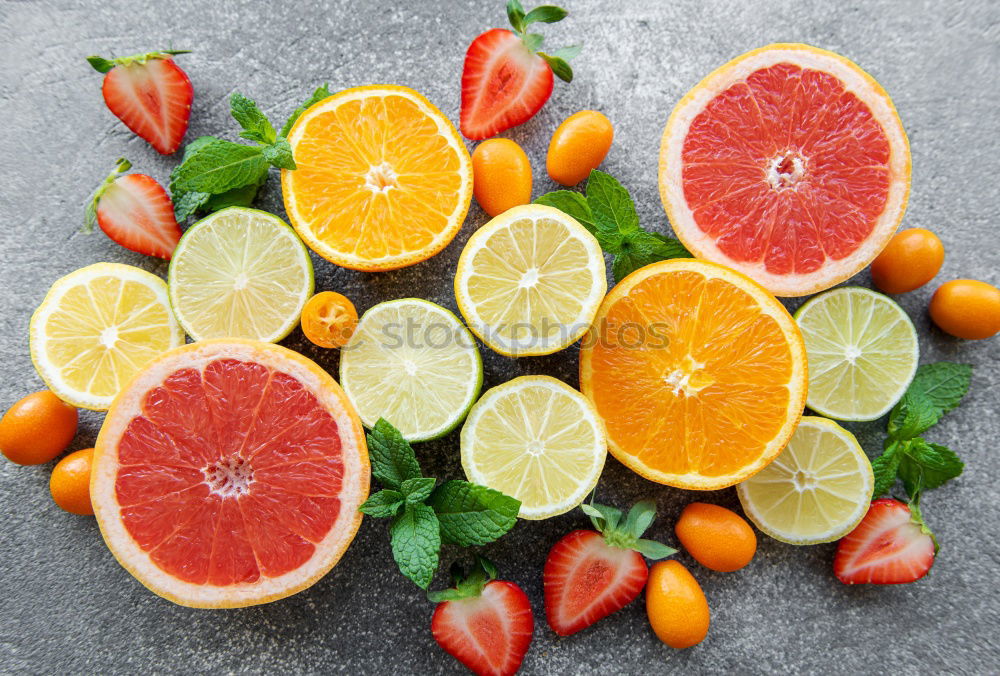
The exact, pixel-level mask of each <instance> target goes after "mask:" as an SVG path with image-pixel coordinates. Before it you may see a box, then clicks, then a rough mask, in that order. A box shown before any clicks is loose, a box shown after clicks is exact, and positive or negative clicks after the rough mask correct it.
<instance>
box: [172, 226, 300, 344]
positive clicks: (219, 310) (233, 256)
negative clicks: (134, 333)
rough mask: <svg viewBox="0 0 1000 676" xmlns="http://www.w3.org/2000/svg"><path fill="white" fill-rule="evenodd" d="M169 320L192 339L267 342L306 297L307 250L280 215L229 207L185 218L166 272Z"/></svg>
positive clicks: (284, 331) (285, 330)
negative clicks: (187, 224) (188, 222)
mask: <svg viewBox="0 0 1000 676" xmlns="http://www.w3.org/2000/svg"><path fill="white" fill-rule="evenodd" d="M167 283H168V285H169V287H170V304H171V305H172V306H173V309H174V314H175V315H176V316H177V321H179V322H180V324H181V326H182V327H183V328H184V331H186V332H187V334H188V335H189V336H191V337H192V338H193V339H195V340H204V339H206V338H249V339H253V340H261V341H264V342H268V343H275V342H277V341H279V340H281V339H282V338H284V337H285V336H287V335H288V334H289V333H291V331H292V329H294V328H295V326H296V324H298V323H299V315H300V313H301V312H302V306H303V305H305V303H306V301H307V300H308V299H309V297H310V296H312V292H313V268H312V262H311V261H310V260H309V252H308V251H307V250H306V247H305V245H304V244H302V241H301V240H300V239H299V237H298V235H296V234H295V231H294V230H292V229H291V228H290V227H289V226H288V225H287V224H286V223H285V222H284V221H283V220H281V219H280V218H278V217H277V216H274V215H272V214H269V213H267V212H264V211H258V210H257V209H247V208H245V207H230V208H228V209H223V210H221V211H217V212H215V213H214V214H212V215H210V216H206V217H205V218H203V219H201V220H200V221H198V222H197V223H195V224H194V225H192V226H191V227H190V228H189V229H188V231H187V232H185V233H184V236H183V237H181V241H180V243H178V244H177V248H176V249H175V250H174V255H173V258H172V259H171V260H170V271H169V272H168V274H167Z"/></svg>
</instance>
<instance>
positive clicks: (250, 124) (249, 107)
mask: <svg viewBox="0 0 1000 676" xmlns="http://www.w3.org/2000/svg"><path fill="white" fill-rule="evenodd" d="M229 109H230V112H231V113H232V115H233V119H235V120H236V121H237V122H239V124H240V126H241V127H243V131H242V132H240V136H241V137H242V138H245V139H249V140H251V141H257V142H258V143H261V144H263V145H271V144H272V143H274V142H275V140H277V135H276V134H275V133H274V127H273V126H271V122H270V120H268V119H267V117H266V116H265V115H264V113H262V112H260V108H258V107H257V103H256V102H254V101H253V100H252V99H248V98H247V97H245V96H243V95H242V94H240V93H239V92H233V95H232V96H230V97H229Z"/></svg>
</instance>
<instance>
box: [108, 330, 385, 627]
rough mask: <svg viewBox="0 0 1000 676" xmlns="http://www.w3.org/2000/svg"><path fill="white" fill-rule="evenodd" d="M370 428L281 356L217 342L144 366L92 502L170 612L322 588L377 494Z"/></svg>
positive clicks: (111, 431) (111, 426)
mask: <svg viewBox="0 0 1000 676" xmlns="http://www.w3.org/2000/svg"><path fill="white" fill-rule="evenodd" d="M368 481H369V466H368V452H367V448H366V445H365V441H364V431H363V429H362V427H361V421H360V419H359V418H358V415H357V413H355V411H354V408H353V407H352V406H351V404H350V402H349V401H348V400H347V397H346V396H345V395H344V392H343V390H341V389H340V386H339V385H337V383H336V381H334V380H333V378H331V377H330V376H329V375H328V374H327V373H326V372H325V371H323V370H322V369H321V368H320V367H319V366H317V365H316V364H314V363H313V362H312V361H310V360H308V359H306V358H305V357H303V356H301V355H299V354H297V353H295V352H292V351H291V350H288V349H286V348H283V347H280V346H277V345H271V344H268V343H258V342H255V341H248V340H234V339H220V340H209V341H203V342H199V343H193V344H191V345H186V346H183V347H180V348H177V349H175V350H172V351H170V352H167V353H165V354H164V355H163V356H161V357H160V358H158V359H156V360H155V361H153V362H151V363H150V364H149V365H147V366H146V367H145V368H144V369H143V370H142V371H141V372H140V373H139V374H138V375H137V376H136V377H135V379H134V380H133V381H132V382H131V384H130V385H129V386H128V387H126V388H125V389H124V390H123V391H122V392H121V394H119V396H118V397H117V398H116V399H115V401H114V403H113V404H112V406H111V409H110V411H109V412H108V415H107V418H106V419H105V421H104V426H103V427H102V428H101V433H100V435H99V437H98V439H97V447H96V451H95V455H94V467H93V471H92V474H91V486H90V491H91V499H92V501H93V504H94V512H95V514H96V515H97V521H98V523H99V524H100V527H101V533H102V534H103V535H104V540H105V542H107V544H108V547H109V548H110V549H111V551H112V553H113V554H114V555H115V557H116V558H117V559H118V561H119V562H120V563H121V564H122V566H124V567H125V568H126V569H127V570H128V571H129V572H130V573H132V574H133V575H134V576H135V577H136V578H137V579H138V580H139V581H140V582H142V583H143V584H144V585H146V586H147V587H148V588H149V589H151V590H152V591H153V592H155V593H157V594H159V595H160V596H163V597H165V598H167V599H169V600H171V601H174V602H175V603H179V604H181V605H185V606H191V607H199V608H228V607H238V606H249V605H254V604H258V603H266V602H268V601H274V600H276V599H279V598H283V597H285V596H289V595H291V594H294V593H296V592H298V591H301V590H302V589H305V588H306V587H308V586H310V585H311V584H313V583H314V582H315V581H316V580H318V579H319V578H320V577H322V576H323V575H324V574H325V573H326V572H327V571H329V570H330V569H331V568H332V567H333V566H334V565H335V564H336V563H337V561H338V560H339V559H340V557H341V555H342V554H343V552H344V550H345V549H346V548H347V546H348V545H349V544H350V543H351V540H352V539H353V538H354V534H355V533H356V532H357V529H358V525H359V524H360V522H361V514H360V512H358V507H359V506H360V505H361V503H362V502H363V501H364V500H365V498H366V497H367V495H368Z"/></svg>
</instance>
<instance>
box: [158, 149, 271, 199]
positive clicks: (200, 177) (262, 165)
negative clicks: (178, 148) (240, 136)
mask: <svg viewBox="0 0 1000 676" xmlns="http://www.w3.org/2000/svg"><path fill="white" fill-rule="evenodd" d="M267 166H268V162H267V160H265V159H264V156H263V153H262V149H261V148H260V147H255V146H245V145H241V144H239V143H233V142H231V141H223V140H220V139H212V140H211V141H208V142H206V143H204V144H203V145H201V146H200V147H199V148H198V149H197V150H195V151H194V152H193V153H192V154H191V156H190V157H188V158H187V159H186V160H184V162H182V163H181V165H180V166H179V167H177V169H176V170H175V171H174V173H173V174H172V176H171V182H170V189H171V191H172V192H174V193H178V192H180V193H185V192H209V193H213V194H218V193H222V192H225V191H227V190H232V189H233V188H240V187H242V186H245V185H249V184H251V183H255V182H256V181H258V180H259V179H260V176H261V174H262V173H264V172H265V171H267Z"/></svg>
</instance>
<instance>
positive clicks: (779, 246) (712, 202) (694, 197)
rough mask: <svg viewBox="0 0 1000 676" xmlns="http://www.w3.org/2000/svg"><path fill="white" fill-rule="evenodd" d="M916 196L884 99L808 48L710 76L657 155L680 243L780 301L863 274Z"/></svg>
mask: <svg viewBox="0 0 1000 676" xmlns="http://www.w3.org/2000/svg"><path fill="white" fill-rule="evenodd" d="M909 190H910V148H909V145H908V143H907V140H906V134H905V133H904V131H903V125H902V123H901V122H900V121H899V116H898V115H897V114H896V109H895V108H894V107H893V105H892V101H891V100H890V98H889V95H888V94H886V93H885V90H883V89H882V87H881V86H880V85H879V84H878V82H876V81H875V80H874V79H873V78H872V77H871V76H870V75H868V74H867V73H865V72H864V71H863V70H861V69H860V68H859V67H858V66H857V65H855V64H854V63H852V62H851V61H848V60H847V59H845V58H844V57H842V56H840V55H838V54H834V53H833V52H827V51H824V50H822V49H817V48H815V47H810V46H808V45H799V44H775V45H769V46H767V47H762V48H760V49H755V50H754V51H752V52H748V53H747V54H744V55H743V56H740V57H738V58H736V59H734V60H733V61H730V62H729V63H727V64H725V65H724V66H722V67H721V68H719V69H718V70H716V71H715V72H713V73H712V74H711V75H709V76H708V77H706V78H705V79H704V80H702V81H701V82H700V83H699V84H698V85H697V86H696V87H695V88H694V89H692V90H691V91H690V92H688V94H687V95H686V96H685V97H684V98H683V99H681V101H680V102H679V103H678V104H677V106H676V107H675V108H674V112H673V114H671V116H670V120H669V122H667V126H666V129H665V130H664V132H663V140H662V144H661V146H660V197H661V198H662V200H663V205H664V207H665V208H666V210H667V215H668V216H669V217H670V221H671V223H672V224H673V226H674V230H675V231H676V233H677V236H678V237H679V238H680V240H681V241H682V242H683V243H684V245H685V246H686V247H687V248H688V249H689V250H690V251H691V252H693V253H694V254H695V255H696V256H698V257H699V258H705V259H708V260H710V261H715V262H716V263H722V264H724V265H728V266H729V267H731V268H733V269H735V270H738V271H740V272H742V273H744V274H746V275H749V276H750V277H752V278H753V279H755V280H756V281H758V282H759V283H760V284H762V285H763V286H764V287H765V288H767V289H768V290H769V291H771V292H772V293H775V294H777V295H779V296H803V295H806V294H810V293H815V292H817V291H822V290H824V289H827V288H829V287H831V286H833V285H834V284H838V283H839V282H842V281H843V280H845V279H847V278H848V277H851V276H852V275H854V274H856V273H857V272H859V271H860V270H861V269H862V268H864V267H865V266H866V265H868V263H870V262H871V261H872V259H873V258H875V256H876V255H878V253H879V251H881V250H882V248H883V247H884V246H885V245H886V244H887V243H888V241H889V238H890V237H892V234H893V232H895V230H896V227H897V226H898V225H899V222H900V220H901V219H902V218H903V212H904V210H905V209H906V199H907V196H908V194H909Z"/></svg>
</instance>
